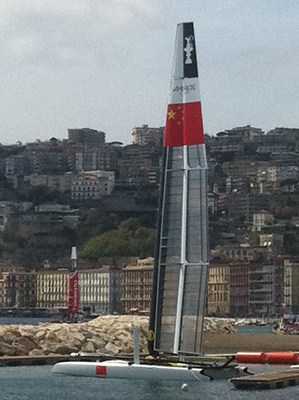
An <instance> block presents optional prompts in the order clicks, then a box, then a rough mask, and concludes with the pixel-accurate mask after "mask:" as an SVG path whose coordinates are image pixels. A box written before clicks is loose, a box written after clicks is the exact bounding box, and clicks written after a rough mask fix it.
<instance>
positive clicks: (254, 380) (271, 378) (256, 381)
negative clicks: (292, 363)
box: [231, 368, 299, 390]
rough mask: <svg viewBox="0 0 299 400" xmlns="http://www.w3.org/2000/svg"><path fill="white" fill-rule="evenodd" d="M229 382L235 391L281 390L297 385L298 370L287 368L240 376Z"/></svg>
mask: <svg viewBox="0 0 299 400" xmlns="http://www.w3.org/2000/svg"><path fill="white" fill-rule="evenodd" d="M231 382H232V383H233V385H234V386H235V387H236V388H237V389H243V390H249V389H252V390H263V389H281V388H284V387H287V386H295V385H298V384H299V369H290V368H288V369H284V370H280V371H271V372H263V373H259V374H255V375H249V376H242V377H240V378H232V379H231Z"/></svg>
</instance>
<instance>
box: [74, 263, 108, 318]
mask: <svg viewBox="0 0 299 400" xmlns="http://www.w3.org/2000/svg"><path fill="white" fill-rule="evenodd" d="M79 276H80V306H81V308H82V310H83V311H85V312H87V313H96V314H110V313H112V312H113V311H114V310H112V307H111V297H112V293H111V292H112V290H113V285H112V282H111V273H110V269H109V268H101V269H98V270H83V271H80V275H79Z"/></svg>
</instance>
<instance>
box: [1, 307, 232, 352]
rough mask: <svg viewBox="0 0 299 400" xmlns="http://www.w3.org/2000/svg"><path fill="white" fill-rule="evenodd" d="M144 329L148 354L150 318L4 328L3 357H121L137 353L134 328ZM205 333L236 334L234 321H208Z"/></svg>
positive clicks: (143, 344) (107, 318)
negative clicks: (81, 354) (134, 343)
mask: <svg viewBox="0 0 299 400" xmlns="http://www.w3.org/2000/svg"><path fill="white" fill-rule="evenodd" d="M134 324H136V325H138V326H140V331H141V338H140V347H141V351H142V352H145V353H146V352H147V336H148V318H147V317H143V316H131V315H122V316H102V317H99V318H96V319H94V320H92V321H89V322H84V323H77V324H69V323H45V324H41V325H38V326H36V325H34V326H33V325H2V326H0V356H39V355H54V354H57V355H58V354H61V355H65V354H71V353H79V352H84V353H105V354H111V355H117V354H119V353H131V352H132V351H133V338H132V329H133V325H134ZM205 331H206V332H211V333H221V334H226V333H227V334H230V333H235V328H234V320H232V319H213V318H207V319H206V320H205Z"/></svg>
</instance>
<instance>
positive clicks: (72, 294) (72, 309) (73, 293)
mask: <svg viewBox="0 0 299 400" xmlns="http://www.w3.org/2000/svg"><path fill="white" fill-rule="evenodd" d="M77 261H78V258H77V248H76V247H75V246H73V247H72V251H71V264H72V268H71V272H70V274H69V298H68V317H69V319H70V320H74V319H76V318H77V317H78V314H79V311H80V286H79V272H78V264H77Z"/></svg>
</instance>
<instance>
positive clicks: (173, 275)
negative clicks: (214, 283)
mask: <svg viewBox="0 0 299 400" xmlns="http://www.w3.org/2000/svg"><path fill="white" fill-rule="evenodd" d="M164 148H165V150H164V170H163V179H162V188H161V189H162V197H161V205H160V223H159V225H160V226H159V235H158V243H157V250H156V266H155V272H154V290H153V305H152V311H151V320H150V325H151V326H150V327H151V330H152V331H153V333H154V334H153V338H154V346H153V349H154V350H155V351H156V352H159V353H160V352H164V353H172V354H200V353H201V343H202V332H203V319H204V311H205V300H206V292H207V274H208V239H207V229H208V228H207V227H208V221H207V214H208V211H207V210H208V205H207V160H206V150H205V144H204V130H203V121H202V110H201V101H200V92H199V81H198V68H197V59H196V46H195V37H194V29H193V23H191V22H190V23H183V24H179V25H178V27H177V34H176V41H175V53H174V61H173V71H172V77H171V85H170V97H169V105H168V109H167V119H166V127H165V132H164Z"/></svg>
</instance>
